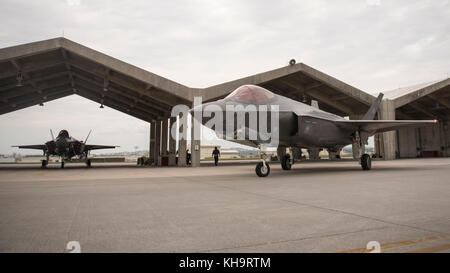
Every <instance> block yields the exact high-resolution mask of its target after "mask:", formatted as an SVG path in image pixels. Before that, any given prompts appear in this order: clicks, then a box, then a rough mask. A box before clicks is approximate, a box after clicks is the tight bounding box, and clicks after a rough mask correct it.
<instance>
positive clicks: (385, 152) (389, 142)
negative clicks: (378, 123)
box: [380, 100, 397, 160]
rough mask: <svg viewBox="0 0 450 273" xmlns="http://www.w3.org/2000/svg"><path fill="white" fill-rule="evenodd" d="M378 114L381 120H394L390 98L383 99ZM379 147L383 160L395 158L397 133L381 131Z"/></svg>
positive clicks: (393, 109) (392, 102)
mask: <svg viewBox="0 0 450 273" xmlns="http://www.w3.org/2000/svg"><path fill="white" fill-rule="evenodd" d="M380 116H381V119H382V120H395V106H394V101H392V100H383V101H382V102H381V105H380ZM380 137H381V141H380V144H381V145H380V146H381V147H380V148H382V149H381V151H380V152H381V154H382V156H383V159H384V160H392V159H395V152H396V147H397V134H396V132H395V131H390V132H386V133H382V134H381V135H380Z"/></svg>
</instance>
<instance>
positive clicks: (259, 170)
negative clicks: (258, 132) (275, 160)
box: [255, 146, 270, 177]
mask: <svg viewBox="0 0 450 273" xmlns="http://www.w3.org/2000/svg"><path fill="white" fill-rule="evenodd" d="M258 149H259V158H260V160H261V162H259V163H258V164H256V168H255V171H256V175H257V176H259V177H266V176H268V175H269V174H270V166H269V163H267V162H266V159H265V154H264V153H263V152H262V151H261V146H258Z"/></svg>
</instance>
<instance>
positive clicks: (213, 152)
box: [212, 147, 220, 166]
mask: <svg viewBox="0 0 450 273" xmlns="http://www.w3.org/2000/svg"><path fill="white" fill-rule="evenodd" d="M212 155H213V156H214V165H216V166H217V164H219V156H220V151H219V149H217V147H214V150H213V151H212Z"/></svg>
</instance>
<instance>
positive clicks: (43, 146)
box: [11, 144, 46, 150]
mask: <svg viewBox="0 0 450 273" xmlns="http://www.w3.org/2000/svg"><path fill="white" fill-rule="evenodd" d="M11 147H18V148H19V149H35V150H45V149H46V146H45V145H43V144H38V145H16V146H11Z"/></svg>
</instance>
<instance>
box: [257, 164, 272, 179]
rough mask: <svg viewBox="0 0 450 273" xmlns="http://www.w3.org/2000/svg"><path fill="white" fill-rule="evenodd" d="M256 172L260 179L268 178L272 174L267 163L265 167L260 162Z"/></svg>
mask: <svg viewBox="0 0 450 273" xmlns="http://www.w3.org/2000/svg"><path fill="white" fill-rule="evenodd" d="M255 171H256V174H257V175H258V176H259V177H266V176H268V175H269V173H270V166H269V164H267V163H266V166H264V164H263V163H262V162H259V163H258V164H257V165H256V169H255Z"/></svg>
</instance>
